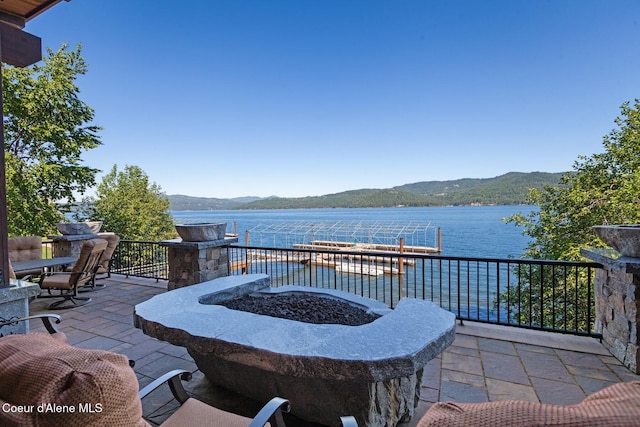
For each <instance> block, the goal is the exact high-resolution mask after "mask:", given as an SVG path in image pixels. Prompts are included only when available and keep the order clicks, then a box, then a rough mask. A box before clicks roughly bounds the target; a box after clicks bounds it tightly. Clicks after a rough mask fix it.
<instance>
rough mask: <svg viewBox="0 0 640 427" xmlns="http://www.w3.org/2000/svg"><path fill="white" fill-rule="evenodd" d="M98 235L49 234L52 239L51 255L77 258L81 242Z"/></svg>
mask: <svg viewBox="0 0 640 427" xmlns="http://www.w3.org/2000/svg"><path fill="white" fill-rule="evenodd" d="M97 237H99V236H98V235H97V234H67V235H61V236H49V238H50V239H51V240H53V256H70V257H74V258H78V257H79V256H80V249H82V244H83V243H84V242H85V241H87V240H91V239H95V238H97Z"/></svg>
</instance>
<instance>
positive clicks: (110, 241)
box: [98, 233, 120, 273]
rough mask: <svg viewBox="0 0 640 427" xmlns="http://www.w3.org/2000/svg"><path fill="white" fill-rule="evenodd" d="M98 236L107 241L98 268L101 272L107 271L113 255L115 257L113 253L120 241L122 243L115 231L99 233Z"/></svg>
mask: <svg viewBox="0 0 640 427" xmlns="http://www.w3.org/2000/svg"><path fill="white" fill-rule="evenodd" d="M98 237H99V238H100V239H104V240H106V241H107V249H105V250H104V252H103V253H102V256H101V257H100V268H99V269H98V272H99V273H106V272H107V269H108V268H109V262H110V261H111V257H113V253H114V252H115V250H116V247H117V246H118V243H120V236H118V235H117V234H115V233H98Z"/></svg>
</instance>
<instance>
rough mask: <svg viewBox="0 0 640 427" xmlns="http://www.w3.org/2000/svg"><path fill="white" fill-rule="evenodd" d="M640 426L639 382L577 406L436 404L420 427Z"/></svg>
mask: <svg viewBox="0 0 640 427" xmlns="http://www.w3.org/2000/svg"><path fill="white" fill-rule="evenodd" d="M470 426H474V427H510V426H540V427H542V426H575V427H578V426H580V427H602V426H611V427H613V426H615V427H631V426H640V381H632V382H627V383H619V384H614V385H611V386H609V387H606V388H604V389H602V390H600V391H598V392H596V393H593V394H591V395H589V396H588V397H586V398H585V399H584V400H583V401H582V402H580V403H578V404H576V405H567V406H561V405H551V404H544V403H537V402H526V401H521V400H503V401H499V402H483V403H454V402H440V403H435V404H434V405H432V406H431V408H429V410H428V411H427V413H426V414H425V415H424V416H423V417H422V418H421V419H420V420H419V421H418V424H417V427H470Z"/></svg>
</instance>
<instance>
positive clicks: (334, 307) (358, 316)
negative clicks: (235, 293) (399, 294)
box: [220, 292, 380, 326]
mask: <svg viewBox="0 0 640 427" xmlns="http://www.w3.org/2000/svg"><path fill="white" fill-rule="evenodd" d="M220 305H222V306H224V307H227V308H230V309H232V310H240V311H246V312H249V313H255V314H262V315H265V316H271V317H279V318H281V319H289V320H297V321H299V322H305V323H313V324H316V325H320V324H336V325H349V326H359V325H365V324H367V323H371V322H373V321H374V320H376V319H378V318H379V317H380V315H379V314H375V313H369V312H367V311H366V309H364V308H361V307H356V306H354V305H352V304H349V303H347V302H344V301H343V300H339V299H336V298H328V297H324V296H321V295H318V294H312V293H307V292H296V293H292V294H276V295H271V294H250V295H245V296H243V297H240V298H235V299H232V300H229V301H224V302H221V303H220Z"/></svg>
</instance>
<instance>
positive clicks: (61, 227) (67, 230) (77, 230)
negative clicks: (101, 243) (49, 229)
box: [56, 221, 102, 236]
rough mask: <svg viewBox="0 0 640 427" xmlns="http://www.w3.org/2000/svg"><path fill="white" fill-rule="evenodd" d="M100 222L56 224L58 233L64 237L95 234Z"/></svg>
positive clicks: (100, 224)
mask: <svg viewBox="0 0 640 427" xmlns="http://www.w3.org/2000/svg"><path fill="white" fill-rule="evenodd" d="M101 227H102V221H85V222H60V223H58V224H56V228H57V229H58V231H59V232H60V233H61V234H62V235H64V236H75V235H81V234H95V233H97V232H98V231H100V228H101Z"/></svg>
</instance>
